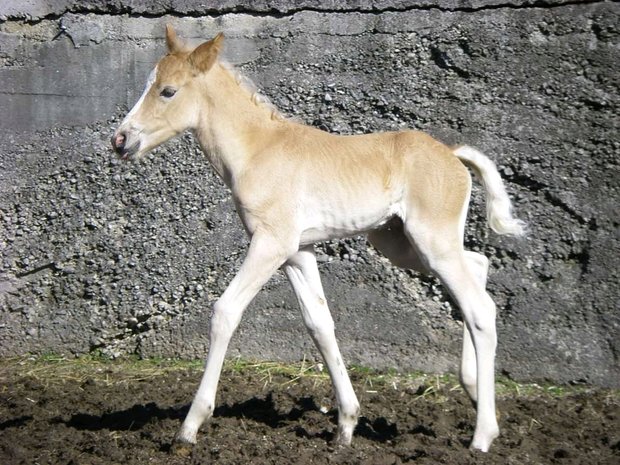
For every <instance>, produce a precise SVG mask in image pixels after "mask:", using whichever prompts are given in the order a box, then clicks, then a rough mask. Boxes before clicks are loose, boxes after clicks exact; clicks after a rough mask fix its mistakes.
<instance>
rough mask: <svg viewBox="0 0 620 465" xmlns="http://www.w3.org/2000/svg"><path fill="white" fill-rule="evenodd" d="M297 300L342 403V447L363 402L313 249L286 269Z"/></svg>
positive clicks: (352, 428) (340, 434)
mask: <svg viewBox="0 0 620 465" xmlns="http://www.w3.org/2000/svg"><path fill="white" fill-rule="evenodd" d="M284 272H285V273H286V276H287V277H288V279H289V281H290V282H291V285H292V286H293V289H294V290H295V294H296V295H297V300H298V301H299V305H300V307H301V311H302V315H303V319H304V323H305V325H306V328H307V329H308V332H309V333H310V336H312V340H313V341H314V343H315V344H316V347H317V348H318V350H319V352H320V353H321V355H322V356H323V360H324V361H325V364H326V365H327V369H328V370H329V375H330V377H331V379H332V383H333V385H334V389H335V391H336V400H337V402H338V435H337V437H336V441H337V442H338V443H339V444H344V445H349V444H351V439H352V437H353V430H354V429H355V425H356V424H357V419H358V416H359V409H360V408H359V402H358V400H357V397H356V396H355V391H354V390H353V386H352V385H351V381H350V379H349V375H348V374H347V370H346V367H345V365H344V362H343V360H342V355H341V354H340V349H339V348H338V343H337V342H336V336H335V334H334V320H333V319H332V316H331V313H330V311H329V308H328V306H327V302H326V300H325V294H324V293H323V287H322V285H321V278H320V275H319V270H318V268H317V264H316V258H315V255H314V250H313V248H312V247H306V248H304V249H303V250H301V251H299V252H298V253H297V254H295V255H294V256H293V257H291V258H290V259H289V260H288V262H287V263H286V265H285V266H284Z"/></svg>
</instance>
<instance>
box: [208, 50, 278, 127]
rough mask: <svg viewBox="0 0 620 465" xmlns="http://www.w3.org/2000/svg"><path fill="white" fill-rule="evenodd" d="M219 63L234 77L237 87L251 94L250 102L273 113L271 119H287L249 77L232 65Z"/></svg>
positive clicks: (224, 62) (223, 62)
mask: <svg viewBox="0 0 620 465" xmlns="http://www.w3.org/2000/svg"><path fill="white" fill-rule="evenodd" d="M219 63H220V65H221V66H222V67H223V68H224V69H225V70H226V71H228V72H229V73H230V74H231V75H232V77H233V78H234V80H235V82H236V83H237V85H238V86H239V87H240V88H241V89H242V90H244V91H245V92H247V93H248V94H250V100H252V103H254V105H256V106H258V107H262V108H265V109H266V110H269V111H270V112H271V119H274V120H284V119H286V116H285V115H284V114H282V112H281V111H280V110H279V109H278V108H277V107H276V106H275V105H274V104H273V103H272V102H271V100H270V99H269V97H267V96H265V95H263V94H261V93H260V92H259V91H258V87H257V86H256V84H254V81H252V80H251V79H250V78H249V77H247V76H246V75H245V74H243V73H242V72H241V71H239V70H238V69H237V68H235V67H234V66H233V65H232V64H230V63H228V62H226V61H222V60H220V62H219Z"/></svg>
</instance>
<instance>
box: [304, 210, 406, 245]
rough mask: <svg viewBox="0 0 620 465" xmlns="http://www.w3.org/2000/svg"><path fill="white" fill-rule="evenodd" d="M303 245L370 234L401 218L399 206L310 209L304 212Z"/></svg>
mask: <svg viewBox="0 0 620 465" xmlns="http://www.w3.org/2000/svg"><path fill="white" fill-rule="evenodd" d="M302 215H303V219H302V222H301V223H302V232H301V239H300V243H301V244H302V245H307V244H311V243H314V242H320V241H325V240H329V239H337V238H341V237H348V236H354V235H356V234H363V233H366V232H368V231H372V230H373V229H376V228H378V227H380V226H382V225H384V224H385V223H386V222H387V221H389V220H390V219H391V218H393V217H394V216H395V215H399V216H400V208H399V205H398V204H391V205H390V204H387V205H386V204H383V205H373V202H372V201H371V202H369V203H368V204H366V205H355V206H349V207H347V208H339V206H338V205H330V206H328V207H327V208H310V209H306V210H305V211H304V212H303V214H302Z"/></svg>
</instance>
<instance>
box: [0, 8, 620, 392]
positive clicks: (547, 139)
mask: <svg viewBox="0 0 620 465" xmlns="http://www.w3.org/2000/svg"><path fill="white" fill-rule="evenodd" d="M250 3H251V4H250ZM619 10H620V8H619V7H618V4H617V3H613V2H606V1H570V0H568V1H563V0H542V1H535V2H532V1H525V2H519V1H516V0H503V1H501V0H500V1H494V0H472V1H456V0H423V1H406V0H402V1H398V0H394V1H387V0H386V1H356V2H345V1H341V0H333V1H330V2H316V1H309V0H308V1H299V2H291V1H275V0H274V1H269V0H264V1H259V2H246V3H242V2H236V1H233V0H230V1H224V2H204V1H192V0H168V1H130V0H114V1H102V0H90V1H85V2H75V1H70V0H59V1H56V2H51V1H45V0H32V1H29V2H3V3H2V4H0V82H1V85H2V87H1V89H0V108H2V110H3V111H2V112H1V113H0V147H1V153H0V167H1V169H0V221H1V226H0V247H1V248H2V261H1V263H0V355H3V356H7V355H14V354H23V353H28V352H34V353H42V352H49V351H53V352H63V353H67V354H81V353H86V352H89V351H96V350H97V351H102V352H104V353H107V354H110V355H119V354H125V353H138V354H140V355H143V356H165V357H168V356H179V357H202V356H204V354H205V351H206V350H207V347H208V338H207V333H208V323H209V314H210V308H211V305H212V303H213V302H214V300H215V299H216V297H217V296H218V295H219V294H220V293H221V292H222V291H223V289H224V288H225V286H226V284H227V283H228V282H229V281H230V279H231V277H232V276H233V274H234V272H235V270H236V269H237V268H238V267H239V265H240V263H241V261H242V258H243V256H244V252H245V249H246V247H247V239H246V237H245V235H244V233H243V231H242V229H241V226H240V223H239V221H238V220H237V218H236V216H235V212H234V206H233V203H232V202H231V199H230V196H229V195H228V193H227V192H226V190H225V188H224V186H223V184H222V182H221V181H220V180H219V179H217V178H216V177H215V175H214V173H213V171H212V170H211V169H210V167H209V166H208V165H207V164H206V162H205V158H204V156H203V155H202V154H201V153H200V151H199V149H198V148H197V146H196V144H195V143H194V141H193V139H192V136H191V135H189V134H188V135H183V136H182V137H179V138H178V139H176V140H174V141H172V142H170V143H168V144H166V145H165V146H163V147H161V148H160V149H158V150H157V151H156V152H154V153H153V154H152V155H150V156H148V157H147V158H146V159H145V160H143V161H142V162H139V163H134V164H125V163H120V162H119V161H117V160H116V159H115V157H114V156H113V155H112V153H111V151H110V149H109V142H108V141H109V137H110V135H111V132H112V129H113V128H114V127H115V126H116V125H117V123H118V122H119V119H120V118H121V117H122V116H123V114H124V112H126V110H127V108H129V107H131V106H132V105H133V103H134V102H135V100H136V99H137V97H138V96H139V94H140V93H141V91H142V87H143V85H144V82H145V79H146V76H147V75H148V72H149V71H150V69H151V68H152V67H153V65H154V63H155V62H156V60H157V59H158V57H160V56H161V54H162V53H163V52H164V42H163V33H164V30H163V28H164V25H165V24H166V23H168V22H170V23H172V24H174V25H175V26H176V28H177V30H178V31H179V33H180V34H181V35H182V36H184V37H187V38H189V39H190V40H192V41H194V42H198V41H200V40H201V39H207V38H210V37H212V36H213V35H215V34H216V32H218V31H224V33H225V34H226V37H227V38H226V47H225V51H224V54H225V56H226V58H227V59H228V60H229V61H230V62H232V63H234V64H236V65H237V66H238V67H239V68H240V69H241V70H242V71H243V72H244V73H245V74H247V75H248V76H249V77H251V78H252V79H253V80H254V81H255V82H256V83H257V84H258V86H259V87H260V88H261V90H262V92H263V93H264V94H265V95H267V96H269V97H270V98H271V99H272V101H273V102H274V103H275V104H276V106H278V107H279V108H280V109H281V110H282V111H283V112H284V113H286V114H288V115H290V116H293V117H297V118H299V119H301V120H303V121H305V122H307V123H308V124H312V125H315V126H318V127H321V128H324V129H327V130H330V131H334V132H339V133H363V132H370V131H385V130H395V129H400V128H405V127H408V128H417V129H422V130H426V131H428V132H430V133H431V134H433V135H434V136H436V137H438V138H440V139H441V140H444V141H445V142H448V143H456V142H466V143H469V144H472V145H475V146H477V147H479V148H480V149H482V150H483V151H485V152H486V153H488V154H489V155H490V156H491V157H492V158H493V159H494V160H495V161H496V162H497V164H498V166H499V168H500V171H501V173H502V175H503V177H504V179H505V180H506V183H507V187H508V190H509V191H510V193H511V195H512V196H513V198H514V201H515V206H516V210H517V212H518V214H519V216H520V217H522V218H523V219H525V220H526V221H527V222H528V223H529V226H530V234H529V236H528V237H527V238H526V239H524V240H515V239H510V238H500V237H499V236H497V235H494V234H493V233H491V232H489V230H488V229H487V228H486V226H485V223H484V219H483V212H484V202H483V196H482V193H481V191H480V189H479V188H477V189H476V190H475V192H474V198H473V202H472V208H471V214H470V220H469V222H468V226H467V230H466V242H467V246H468V247H469V248H471V249H473V250H478V251H481V252H483V253H485V254H486V255H487V256H488V257H489V258H490V260H491V272H490V277H489V289H490V292H491V293H492V295H493V296H494V298H495V300H496V302H497V304H498V307H499V315H498V328H499V338H500V345H499V349H498V360H497V363H498V370H499V371H501V372H503V373H504V374H507V375H509V376H512V377H513V378H515V379H518V380H536V379H547V380H552V381H554V382H588V383H595V384H599V385H605V386H620V364H619V363H618V357H619V353H620V337H619V334H620V312H619V311H618V302H619V293H618V251H619V247H618V245H619V241H620V235H619V234H618V187H619V186H618V179H620V178H619V174H620V173H619V172H618V146H619V143H618V137H617V130H618V73H617V63H618V62H619V61H620V60H619V58H620V57H619V54H618V50H619V43H618V25H619V21H618V18H619ZM317 249H318V254H319V255H318V256H319V260H320V262H321V263H320V267H321V271H322V273H323V276H324V284H325V287H326V293H327V295H328V298H329V299H330V301H331V308H332V311H333V314H334V318H335V320H336V325H337V332H338V336H339V340H340V343H341V348H342V350H343V352H344V355H345V357H346V360H347V361H348V362H349V363H361V364H365V365H371V366H376V367H396V368H399V369H422V370H429V371H439V372H441V371H448V370H454V369H455V367H456V366H457V361H458V352H459V350H460V332H461V322H460V318H459V314H458V310H457V309H455V308H454V306H453V305H452V303H451V302H450V300H449V298H448V297H447V296H446V295H445V293H444V291H443V290H442V288H441V287H440V286H439V284H438V283H437V282H436V281H435V280H434V279H433V278H428V277H422V276H419V275H416V274H414V273H411V272H409V271H406V270H400V269H396V268H394V267H392V266H391V265H390V264H389V263H388V262H387V261H386V260H385V259H384V258H382V257H381V256H379V255H378V253H377V252H376V251H374V250H373V249H372V248H371V247H370V246H369V245H368V244H367V242H366V240H365V239H364V238H362V237H355V238H351V239H345V240H341V241H333V242H329V243H325V244H320V245H318V246H317ZM230 355H231V356H235V355H241V356H244V357H251V358H261V359H262V358H267V359H283V360H298V359H301V358H303V357H308V358H315V357H317V354H316V352H315V350H314V349H313V347H312V344H311V342H310V339H309V337H308V336H307V335H306V334H305V331H304V329H303V326H302V323H301V318H300V315H299V311H298V309H297V304H296V301H295V298H294V296H293V294H292V291H291V290H290V289H289V286H288V284H287V282H286V280H285V279H284V277H283V276H282V275H278V276H276V277H274V278H273V279H272V280H271V281H270V283H269V284H268V285H267V286H266V288H265V289H264V291H263V292H262V293H261V294H260V295H259V297H258V298H257V299H256V300H255V302H254V303H253V304H252V306H251V308H250V309H248V311H247V312H246V316H245V319H244V321H243V323H242V325H241V327H240V329H239V331H238V333H237V335H236V336H235V339H234V341H233V343H232V346H231V350H230Z"/></svg>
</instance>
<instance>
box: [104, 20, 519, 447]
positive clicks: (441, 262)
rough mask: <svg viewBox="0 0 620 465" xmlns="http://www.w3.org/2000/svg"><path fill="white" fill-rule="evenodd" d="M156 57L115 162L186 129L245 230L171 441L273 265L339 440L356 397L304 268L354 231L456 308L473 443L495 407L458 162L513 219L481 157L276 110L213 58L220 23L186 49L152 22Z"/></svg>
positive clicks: (484, 306)
mask: <svg viewBox="0 0 620 465" xmlns="http://www.w3.org/2000/svg"><path fill="white" fill-rule="evenodd" d="M166 42H167V46H168V54H167V55H166V56H165V57H163V58H162V59H161V60H160V61H159V62H158V64H157V66H156V67H155V69H154V70H153V71H152V73H151V75H150V77H149V80H148V83H147V87H146V89H145V91H144V93H143V94H142V97H140V100H139V101H138V102H137V103H136V105H135V106H134V108H133V109H132V110H131V111H130V112H129V114H128V115H127V116H126V118H125V119H124V120H123V122H122V123H121V125H120V127H119V128H118V129H117V131H116V132H115V134H114V136H113V137H112V145H113V147H114V150H115V151H116V152H117V153H118V155H119V156H121V157H122V158H123V159H129V158H135V157H139V156H141V155H143V154H144V153H146V152H148V151H149V150H151V149H153V148H154V147H156V146H158V145H160V144H161V143H163V142H164V141H166V140H168V139H170V138H171V137H173V136H175V135H177V134H179V133H181V132H183V131H185V130H187V129H190V130H192V131H193V132H194V134H195V135H196V137H197V139H198V140H199V142H200V145H201V146H202V149H203V150H204V152H205V154H206V156H207V158H208V159H209V161H210V162H211V164H212V165H213V168H214V169H215V171H216V172H217V174H218V175H219V176H220V177H221V178H222V179H223V181H224V182H225V183H226V185H227V186H228V187H229V188H230V189H231V191H232V195H233V198H234V200H235V204H236V206H237V210H238V213H239V215H240V216H241V220H242V222H243V224H244V226H245V228H246V230H247V232H248V235H249V237H250V247H249V250H248V253H247V257H246V258H245V261H244V262H243V265H242V266H241V268H240V269H239V272H238V273H237V275H236V276H235V277H234V279H233V280H232V282H231V283H230V285H229V286H228V287H227V289H226V291H225V292H224V294H223V295H222V296H221V297H220V298H219V299H218V300H217V302H216V303H215V305H214V307H213V315H212V318H211V326H210V347H209V353H208V356H207V361H206V367H205V372H204V376H203V378H202V381H201V383H200V387H199V388H198V392H197V394H196V397H195V398H194V401H193V402H192V406H191V408H190V410H189V413H188V415H187V418H186V419H185V421H184V422H183V425H182V427H181V430H180V432H179V433H178V435H177V437H176V446H175V447H178V448H180V451H182V450H183V447H182V445H183V444H192V443H195V442H196V433H197V431H198V428H199V427H200V426H201V424H202V423H203V422H204V421H205V420H207V419H208V418H210V417H211V415H212V413H213V408H214V403H215V394H216V388H217V384H218V380H219V377H220V372H221V368H222V363H223V361H224V356H225V353H226V350H227V347H228V343H229V340H230V338H231V336H232V334H233V332H234V331H235V328H237V325H238V324H239V321H240V319H241V315H242V313H243V311H244V309H245V308H246V306H247V305H248V304H249V303H250V301H251V300H252V299H253V298H254V296H255V295H256V294H257V293H258V291H259V290H260V289H261V287H262V286H263V285H264V284H265V283H266V282H267V280H269V278H270V277H271V276H272V275H273V274H274V273H275V272H276V270H277V269H278V268H280V267H282V269H283V270H284V273H285V274H286V276H287V278H288V279H289V281H290V282H291V284H292V286H293V289H294V291H295V294H296V296H297V299H298V300H299V305H300V306H301V310H302V315H303V320H304V323H305V325H306V327H307V328H308V331H309V332H310V336H311V337H312V339H313V340H314V342H315V344H316V346H317V348H318V350H319V351H320V353H321V355H322V356H323V358H324V360H325V364H326V366H327V368H328V370H329V374H330V377H331V380H332V383H333V385H334V389H335V393H336V399H337V403H338V412H339V415H338V433H337V436H336V440H337V442H338V443H340V444H345V445H348V444H350V443H351V437H352V435H353V430H354V428H355V425H356V423H357V419H358V415H359V403H358V401H357V398H356V396H355V393H354V391H353V388H352V386H351V382H350V381H349V377H348V375H347V371H346V369H345V365H344V362H343V360H342V356H341V355H340V350H339V349H338V344H337V343H336V338H335V336H334V322H333V320H332V317H331V314H330V312H329V309H328V306H327V302H326V299H325V295H324V294H323V288H322V286H321V280H320V277H319V272H318V269H317V263H316V258H315V255H314V248H313V244H314V243H315V242H317V241H324V240H328V239H333V238H339V237H343V236H350V235H354V234H360V233H368V235H369V240H370V242H371V243H372V244H373V245H374V246H375V247H376V248H377V249H379V250H380V251H381V252H382V253H383V254H384V255H386V256H387V257H388V258H389V259H390V260H391V261H392V262H393V263H394V264H396V265H397V266H400V267H405V268H412V269H415V270H419V271H423V272H433V273H435V274H436V275H437V276H438V277H439V278H440V279H441V281H442V282H443V284H444V285H445V286H446V287H447V288H448V289H449V291H450V293H451V295H452V296H453V297H454V299H455V300H456V302H457V303H458V305H459V306H460V308H461V311H462V314H463V319H464V322H465V324H464V326H463V327H464V330H463V333H464V334H463V355H462V362H461V367H460V368H461V369H460V375H461V377H460V378H461V382H462V384H463V386H464V388H465V390H466V392H467V394H468V395H469V396H470V397H471V399H472V401H473V402H474V403H475V405H476V408H477V417H476V428H475V432H474V437H473V440H472V443H471V447H472V448H474V449H479V450H482V451H487V450H488V449H489V446H490V445H491V442H492V441H493V439H494V438H495V437H497V435H498V433H499V429H498V426H497V421H496V418H495V393H494V358H495V347H496V333H495V305H494V303H493V301H492V300H491V298H490V297H489V295H488V294H487V293H486V291H485V285H486V276H487V266H488V261H487V259H486V257H484V256H482V255H480V254H477V253H473V252H467V251H465V250H464V248H463V229H464V224H465V217H466V215H467V208H468V204H469V196H470V191H471V177H470V175H469V172H468V170H467V168H466V166H465V165H467V166H469V167H470V168H472V169H473V170H474V171H475V172H476V173H477V174H478V176H479V177H480V179H481V180H482V182H483V183H484V186H485V189H486V194H487V210H488V211H487V213H488V215H487V216H488V221H489V224H490V227H491V228H492V229H493V230H494V231H496V232H497V233H499V234H513V235H519V234H522V233H523V224H522V223H521V222H520V221H519V220H517V219H515V218H514V217H513V216H512V214H511V210H510V209H511V207H510V200H509V199H508V195H507V194H506V191H505V189H504V186H503V184H502V180H501V179H500V176H499V174H498V172H497V169H496V168H495V166H494V164H493V163H492V162H491V161H490V160H489V159H488V158H487V157H485V156H484V155H483V154H482V153H480V152H478V151H477V150H475V149H473V148H471V147H467V146H461V147H458V148H456V149H453V148H449V147H447V146H446V145H443V144H442V143H440V142H438V141H436V140H434V139H433V138H431V137H430V136H428V135H426V134H424V133H421V132H416V131H402V132H388V133H377V134H366V135H357V136H341V135H333V134H329V133H327V132H324V131H320V130H318V129H316V128H312V127H309V126H304V125H302V124H298V123H295V122H292V121H289V120H286V119H285V118H283V117H281V116H280V115H279V113H277V112H276V111H275V110H274V108H273V107H271V106H270V105H267V104H265V103H260V102H259V101H257V100H258V99H257V98H256V97H257V95H256V94H255V93H252V92H251V91H249V90H248V89H247V88H246V87H244V86H241V85H239V82H238V79H236V77H235V73H234V72H233V71H231V69H230V67H228V66H226V65H224V64H222V63H221V62H219V61H218V55H219V51H220V49H221V47H222V42H223V36H222V35H221V34H220V35H218V36H217V37H215V38H214V39H213V40H211V41H209V42H205V43H203V44H202V45H200V46H198V47H197V48H195V49H190V48H187V47H186V46H185V45H184V44H183V43H182V42H181V41H180V39H179V38H178V37H177V35H176V33H175V32H174V30H173V29H172V28H171V27H169V26H168V27H167V28H166Z"/></svg>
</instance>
